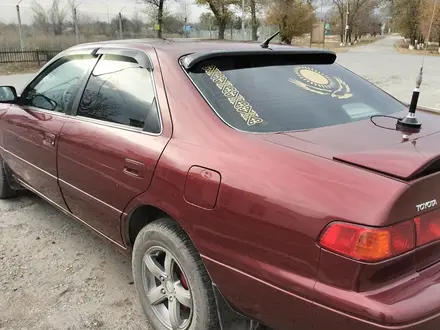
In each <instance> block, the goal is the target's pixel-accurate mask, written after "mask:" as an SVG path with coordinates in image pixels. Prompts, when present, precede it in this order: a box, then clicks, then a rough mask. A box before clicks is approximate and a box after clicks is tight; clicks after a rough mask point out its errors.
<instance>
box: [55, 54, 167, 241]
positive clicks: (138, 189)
mask: <svg viewBox="0 0 440 330" xmlns="http://www.w3.org/2000/svg"><path fill="white" fill-rule="evenodd" d="M100 52H101V51H100ZM100 52H98V54H100ZM102 52H105V50H102ZM129 54H132V53H131V52H129ZM133 54H134V53H133ZM143 55H144V56H135V57H131V56H121V55H116V54H112V53H111V52H110V53H109V52H107V53H106V54H101V55H100V59H99V61H98V63H97V65H96V67H95V68H94V70H93V72H92V74H91V76H90V78H89V80H88V82H87V85H86V87H85V90H84V93H83V95H82V98H81V99H80V100H78V101H77V102H78V107H77V108H78V110H77V116H76V117H71V118H69V120H68V121H67V122H66V123H65V124H64V126H63V128H62V131H61V136H60V141H59V154H58V171H59V181H60V187H61V190H62V192H63V195H64V198H65V200H66V203H67V205H68V206H69V208H70V210H71V211H72V213H73V214H74V215H75V216H76V217H78V218H79V219H82V220H83V221H86V222H87V223H88V224H89V225H90V226H92V227H93V228H95V229H96V230H98V231H99V232H101V233H102V234H104V235H105V236H107V237H108V238H109V239H111V240H112V241H114V242H116V243H118V244H122V238H121V228H120V218H121V215H122V212H123V211H124V208H125V206H126V205H127V204H128V203H129V202H130V201H131V200H132V199H133V198H134V197H136V196H137V195H139V194H140V193H142V192H143V191H145V190H147V188H148V186H149V184H150V181H151V180H152V176H153V172H154V169H155V167H156V163H157V161H158V159H159V157H160V155H161V153H162V151H163V149H164V148H165V145H166V143H167V141H168V140H169V137H167V136H168V133H167V134H164V131H163V130H162V121H161V115H160V111H159V107H158V102H157V98H156V91H155V88H154V82H153V70H152V69H151V64H150V65H148V64H145V63H142V65H140V63H138V60H139V58H144V59H145V57H146V56H145V54H143Z"/></svg>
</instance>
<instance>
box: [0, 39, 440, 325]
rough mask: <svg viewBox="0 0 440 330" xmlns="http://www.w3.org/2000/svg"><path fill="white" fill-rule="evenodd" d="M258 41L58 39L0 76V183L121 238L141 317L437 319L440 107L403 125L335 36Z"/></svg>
mask: <svg viewBox="0 0 440 330" xmlns="http://www.w3.org/2000/svg"><path fill="white" fill-rule="evenodd" d="M264 46H265V45H263V47H260V45H258V44H239V43H223V42H222V43H215V42H196V41H191V42H178V41H170V40H168V41H167V40H126V41H114V42H104V43H94V44H85V45H79V46H75V47H73V48H70V49H68V50H66V51H64V52H62V53H60V54H59V55H57V56H56V57H55V58H54V59H53V60H52V61H50V62H49V63H48V64H47V65H46V66H45V67H44V68H42V69H41V71H40V72H39V73H38V74H37V75H36V77H35V78H34V79H33V80H32V81H31V82H30V83H29V84H28V85H27V87H25V88H24V90H23V91H19V93H17V92H16V91H15V89H14V88H13V87H8V86H4V87H1V88H0V99H1V104H0V154H1V163H0V164H1V168H0V170H1V172H0V197H1V198H9V197H12V196H14V195H16V194H17V192H18V191H19V190H21V189H29V190H31V191H33V192H34V193H36V194H38V195H39V196H41V197H42V198H44V199H45V200H47V201H48V202H49V203H51V204H53V205H54V206H55V207H57V208H59V209H60V210H61V211H63V212H65V213H67V214H68V215H70V216H71V217H72V218H74V219H76V220H78V221H80V222H82V223H83V224H84V225H86V226H88V227H90V228H91V229H92V230H93V231H95V232H96V233H98V234H99V235H101V236H102V237H103V238H105V239H107V240H108V241H110V242H111V243H113V244H114V245H115V246H117V247H118V248H120V249H121V250H123V251H125V252H126V253H127V254H130V255H131V256H132V267H133V277H134V283H135V286H136V289H137V292H138V294H139V300H140V303H141V305H142V308H143V310H144V311H145V314H146V317H147V318H148V322H149V323H150V324H151V325H152V327H153V328H154V329H157V330H165V329H170V330H211V329H212V330H214V329H257V328H258V329H259V328H270V329H281V330H284V329H285V330H290V329H292V330H309V329H313V330H333V329H334V330H353V329H356V330H378V329H394V330H396V329H406V330H429V329H431V330H432V329H440V262H439V260H440V209H439V205H438V202H437V201H438V200H439V199H440V173H439V172H440V157H439V156H440V117H438V116H436V115H435V114H433V113H431V112H429V111H425V110H418V111H417V119H418V120H419V121H420V122H421V123H422V127H421V128H420V129H419V130H415V131H411V132H407V131H403V132H402V131H401V130H400V129H398V128H397V126H396V121H397V120H398V119H399V118H402V117H405V116H406V115H407V112H408V106H407V105H405V104H403V103H401V102H399V101H397V100H396V99H394V98H393V97H391V96H390V95H388V94H386V93H385V92H383V91H381V90H380V89H378V88H377V87H375V86H373V85H372V84H370V83H368V82H366V81H365V80H363V79H362V78H360V77H358V76H357V75H355V74H354V73H352V72H350V71H348V70H346V69H344V68H343V67H341V66H340V65H338V64H336V63H335V59H336V55H335V54H334V53H332V52H330V51H324V50H309V49H301V48H294V47H288V46H273V47H272V46H269V47H268V48H265V47H264ZM410 93H411V91H408V99H409V98H410V96H411V95H410ZM146 323H147V321H146Z"/></svg>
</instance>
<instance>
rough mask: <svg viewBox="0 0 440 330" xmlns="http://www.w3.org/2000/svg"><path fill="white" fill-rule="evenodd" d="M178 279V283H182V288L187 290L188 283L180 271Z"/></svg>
mask: <svg viewBox="0 0 440 330" xmlns="http://www.w3.org/2000/svg"><path fill="white" fill-rule="evenodd" d="M179 277H180V283H182V286H183V287H184V288H185V289H186V290H188V283H187V282H186V279H185V276H183V272H182V271H181V272H180V275H179Z"/></svg>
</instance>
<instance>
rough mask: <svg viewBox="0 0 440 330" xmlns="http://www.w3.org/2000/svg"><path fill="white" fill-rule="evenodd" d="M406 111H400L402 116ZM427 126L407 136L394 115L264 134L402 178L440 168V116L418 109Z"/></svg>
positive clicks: (344, 161) (313, 151)
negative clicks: (405, 136) (309, 128)
mask: <svg viewBox="0 0 440 330" xmlns="http://www.w3.org/2000/svg"><path fill="white" fill-rule="evenodd" d="M404 115H405V113H398V114H396V117H402V116H404ZM417 115H418V117H419V119H420V120H421V121H422V123H423V126H422V129H421V131H420V132H419V133H417V134H412V135H410V136H408V137H407V138H404V137H403V134H402V133H401V132H399V131H396V130H395V123H396V120H395V119H393V118H386V117H379V118H374V123H373V122H372V121H370V120H362V121H357V122H352V123H349V124H343V125H335V126H328V127H322V128H317V129H311V130H305V131H298V132H283V133H276V134H266V135H260V137H261V138H262V139H264V140H266V141H270V142H272V143H275V144H279V145H282V146H285V147H289V148H293V149H297V150H301V151H304V152H308V153H311V154H314V155H317V156H321V157H327V158H330V159H334V160H336V161H340V162H343V163H346V164H350V165H353V166H357V167H361V168H365V169H368V170H371V171H375V172H378V173H382V174H385V175H388V176H392V177H395V178H398V179H402V180H406V181H409V180H412V179H415V178H418V177H421V176H424V175H427V174H430V173H433V172H436V171H440V143H439V142H438V141H439V139H440V135H439V134H438V133H439V132H440V116H438V115H436V114H433V113H429V112H425V111H418V112H417Z"/></svg>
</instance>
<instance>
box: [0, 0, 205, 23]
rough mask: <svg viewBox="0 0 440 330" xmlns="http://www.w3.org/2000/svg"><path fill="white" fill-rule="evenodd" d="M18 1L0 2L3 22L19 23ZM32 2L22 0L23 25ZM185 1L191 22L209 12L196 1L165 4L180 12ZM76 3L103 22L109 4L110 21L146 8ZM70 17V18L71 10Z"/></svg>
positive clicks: (45, 0)
mask: <svg viewBox="0 0 440 330" xmlns="http://www.w3.org/2000/svg"><path fill="white" fill-rule="evenodd" d="M18 1H19V0H0V21H1V22H4V23H15V22H17V12H16V9H15V5H16V4H17V3H18ZM32 1H33V0H22V2H21V3H20V13H21V20H22V22H23V24H29V23H31V21H32V14H33V13H32V10H31V4H32ZM183 1H187V8H188V12H189V13H190V16H189V18H188V21H189V22H195V21H197V20H198V18H199V16H200V14H201V13H202V12H204V11H207V9H206V8H203V7H200V6H197V5H195V1H194V0H180V2H177V1H175V0H166V1H165V4H166V5H167V8H169V10H171V11H172V12H179V11H182V9H183V5H182V4H181V2H183ZM38 2H39V3H40V4H41V5H42V6H43V7H44V8H46V9H47V8H50V6H51V4H52V0H38ZM75 2H76V3H77V4H78V3H80V2H82V3H81V4H80V5H79V6H78V8H77V11H78V13H80V12H85V13H87V14H89V15H91V16H92V17H97V18H99V19H100V20H102V21H107V4H108V11H109V15H110V19H111V18H112V17H114V16H116V15H117V14H118V13H119V11H120V10H121V9H122V8H124V7H125V8H124V9H123V11H122V14H123V15H125V16H127V17H129V18H130V17H131V16H133V14H134V13H135V12H136V11H137V12H139V14H141V15H143V14H142V12H141V10H143V9H145V8H146V5H145V4H139V3H136V2H137V1H136V0H125V1H124V0H102V1H100V0H75ZM61 4H62V5H64V6H66V9H68V4H67V0H61ZM68 15H69V17H70V10H69V14H68Z"/></svg>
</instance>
